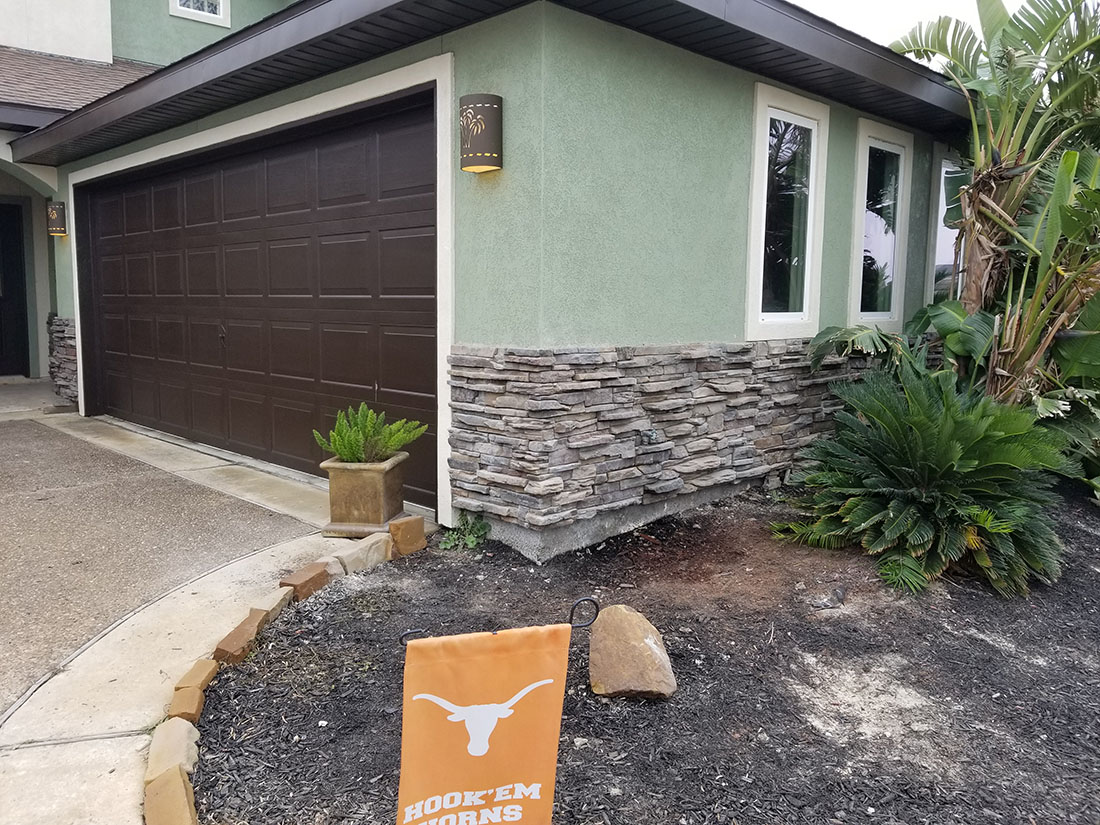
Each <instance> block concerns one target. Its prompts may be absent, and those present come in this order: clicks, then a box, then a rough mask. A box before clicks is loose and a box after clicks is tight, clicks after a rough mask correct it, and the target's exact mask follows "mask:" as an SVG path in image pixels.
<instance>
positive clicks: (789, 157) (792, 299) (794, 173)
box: [762, 116, 814, 312]
mask: <svg viewBox="0 0 1100 825" xmlns="http://www.w3.org/2000/svg"><path fill="white" fill-rule="evenodd" d="M813 139H814V133H813V129H811V128H810V127H808V126H802V125H800V124H796V123H790V122H788V121H786V120H783V119H782V118H779V117H774V116H773V117H772V118H771V122H770V125H769V131H768V169H767V180H768V194H767V203H766V208H765V216H764V289H763V294H762V301H763V310H764V312H802V311H803V310H804V309H805V301H806V267H807V261H806V255H807V245H808V235H809V220H810V216H809V209H810V180H811V179H812V178H811V175H812V170H811V169H810V166H811V160H812V157H813Z"/></svg>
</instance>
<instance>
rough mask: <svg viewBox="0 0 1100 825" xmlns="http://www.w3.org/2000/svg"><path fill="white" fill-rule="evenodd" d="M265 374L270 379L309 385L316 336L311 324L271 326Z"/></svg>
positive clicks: (274, 322)
mask: <svg viewBox="0 0 1100 825" xmlns="http://www.w3.org/2000/svg"><path fill="white" fill-rule="evenodd" d="M270 343H271V349H270V351H269V352H268V371H269V373H270V374H271V375H272V376H273V377H281V378H291V379H295V378H300V379H305V380H309V381H312V380H313V379H314V377H315V376H316V374H317V373H316V369H317V365H316V363H315V359H314V354H315V353H316V352H317V333H316V327H315V325H313V324H307V323H301V322H295V321H272V322H271V339H270Z"/></svg>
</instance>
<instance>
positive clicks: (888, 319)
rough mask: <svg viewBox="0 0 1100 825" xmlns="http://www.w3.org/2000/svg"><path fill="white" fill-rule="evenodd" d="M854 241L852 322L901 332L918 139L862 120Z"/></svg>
mask: <svg viewBox="0 0 1100 825" xmlns="http://www.w3.org/2000/svg"><path fill="white" fill-rule="evenodd" d="M857 145H858V152H859V156H858V158H857V161H856V204H855V209H856V214H855V225H854V227H853V239H852V285H851V291H850V294H851V302H850V312H849V315H850V317H851V321H852V323H858V324H869V325H874V326H879V327H882V328H883V329H886V330H891V331H900V330H901V327H902V324H903V323H904V320H905V319H904V317H903V315H902V313H903V312H904V304H905V267H906V250H907V239H908V235H909V231H908V230H909V198H910V186H911V181H912V177H913V169H912V164H913V136H912V135H911V134H908V133H907V132H902V131H899V130H897V129H892V128H890V127H889V126H883V125H882V124H881V123H874V122H873V121H870V120H863V119H860V121H859V141H858V144H857Z"/></svg>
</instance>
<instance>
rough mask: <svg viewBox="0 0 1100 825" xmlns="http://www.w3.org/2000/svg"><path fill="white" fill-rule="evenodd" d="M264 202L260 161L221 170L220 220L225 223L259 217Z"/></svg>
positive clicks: (262, 168)
mask: <svg viewBox="0 0 1100 825" xmlns="http://www.w3.org/2000/svg"><path fill="white" fill-rule="evenodd" d="M263 204H264V167H263V162H262V161H258V160H255V161H252V162H250V163H247V164H244V165H241V166H236V167H232V168H229V169H226V170H225V171H224V172H222V220H223V221H225V222H226V223H232V222H233V221H240V220H246V219H248V218H260V217H262V216H263Z"/></svg>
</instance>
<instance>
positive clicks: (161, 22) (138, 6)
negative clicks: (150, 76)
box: [103, 0, 293, 66]
mask: <svg viewBox="0 0 1100 825" xmlns="http://www.w3.org/2000/svg"><path fill="white" fill-rule="evenodd" d="M107 1H108V0H103V2H107ZM291 2H293V0H230V3H231V5H230V18H229V19H230V22H231V24H232V25H231V26H230V27H228V28H227V27H225V26H219V25H216V24H214V23H207V22H203V21H199V20H189V19H187V18H183V17H176V16H174V15H171V14H169V12H168V8H169V6H168V3H169V0H110V4H111V13H110V14H111V28H112V30H113V34H114V53H115V55H116V56H117V57H124V58H127V59H129V60H140V61H141V62H143V63H153V64H155V65H158V66H164V65H166V64H168V63H172V62H174V61H176V60H179V59H180V58H181V57H185V56H187V55H189V54H191V53H192V52H196V51H198V50H199V49H201V48H203V47H204V46H209V45H210V44H211V43H213V42H215V41H217V40H221V39H222V38H223V37H225V36H226V35H228V34H230V33H231V32H234V31H237V30H239V29H243V28H244V27H245V26H249V25H251V24H252V23H255V22H256V21H257V20H262V19H263V18H265V17H267V16H268V15H269V14H274V13H275V12H277V11H279V9H282V8H285V7H286V6H289V5H290V3H291Z"/></svg>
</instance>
